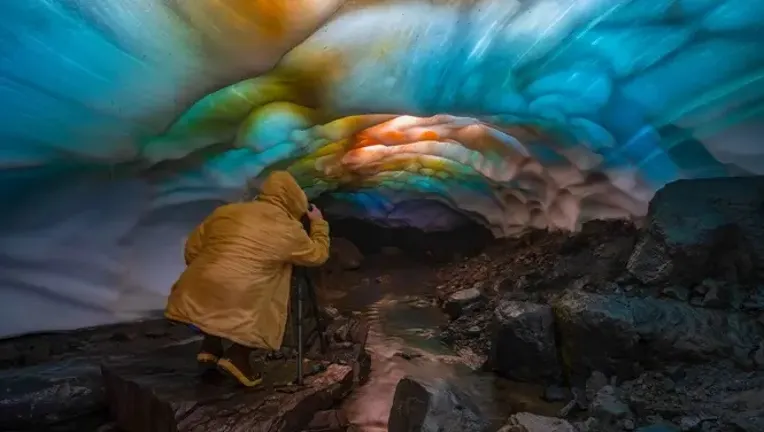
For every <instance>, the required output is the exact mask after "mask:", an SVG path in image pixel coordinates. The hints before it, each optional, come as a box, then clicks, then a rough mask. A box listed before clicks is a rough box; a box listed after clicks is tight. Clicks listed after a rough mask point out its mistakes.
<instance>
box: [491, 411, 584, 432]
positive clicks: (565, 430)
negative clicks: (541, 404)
mask: <svg viewBox="0 0 764 432" xmlns="http://www.w3.org/2000/svg"><path fill="white" fill-rule="evenodd" d="M499 432H576V429H575V428H574V427H573V425H572V424H570V423H569V422H568V421H567V420H563V419H559V418H555V417H544V416H540V415H536V414H531V413H527V412H523V413H518V414H515V415H513V416H511V417H510V418H509V421H507V424H506V425H505V426H504V427H503V428H501V429H499Z"/></svg>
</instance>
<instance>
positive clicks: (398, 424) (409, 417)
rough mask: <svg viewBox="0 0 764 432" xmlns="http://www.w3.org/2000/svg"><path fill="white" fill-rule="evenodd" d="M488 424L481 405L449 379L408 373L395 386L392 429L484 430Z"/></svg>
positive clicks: (393, 431)
mask: <svg viewBox="0 0 764 432" xmlns="http://www.w3.org/2000/svg"><path fill="white" fill-rule="evenodd" d="M488 426H489V422H488V420H487V419H486V418H485V417H484V416H483V414H482V413H481V411H480V409H479V408H478V407H477V406H475V405H474V404H473V403H472V401H471V400H470V399H469V397H468V396H467V395H466V394H465V393H463V392H462V391H460V390H459V389H458V388H456V386H454V385H453V384H451V383H449V382H448V381H446V380H442V379H440V380H435V381H432V382H425V381H423V380H418V379H415V378H412V377H405V378H403V379H402V380H401V381H400V382H399V383H398V386H397V387H396V388H395V396H394V397H393V406H392V408H391V410H390V417H389V420H388V431H389V432H420V431H421V432H483V431H486V430H487V428H488Z"/></svg>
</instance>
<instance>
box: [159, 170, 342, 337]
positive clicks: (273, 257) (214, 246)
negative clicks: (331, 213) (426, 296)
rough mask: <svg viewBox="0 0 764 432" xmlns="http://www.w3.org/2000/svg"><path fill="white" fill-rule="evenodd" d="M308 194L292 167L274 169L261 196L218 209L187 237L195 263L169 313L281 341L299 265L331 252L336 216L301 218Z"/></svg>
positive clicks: (220, 332) (206, 328)
mask: <svg viewBox="0 0 764 432" xmlns="http://www.w3.org/2000/svg"><path fill="white" fill-rule="evenodd" d="M307 208H308V199H307V197H306V196H305V193H304V192H303V191H302V189H300V186H299V185H298V184H297V182H296V181H295V180H294V178H293V177H292V176H291V175H290V174H289V173H287V172H285V171H277V172H274V173H272V174H271V175H270V176H269V177H268V178H267V179H266V180H265V182H264V183H263V185H262V188H261V191H260V195H259V196H258V197H257V199H256V200H255V201H252V202H247V203H237V204H229V205H225V206H222V207H220V208H218V209H217V210H215V211H214V212H213V213H212V215H210V216H209V217H208V218H207V219H206V220H205V221H204V222H203V223H202V224H201V225H200V226H199V227H197V228H196V230H195V231H194V232H193V233H192V234H191V235H190V236H189V238H188V240H187V241H186V248H185V258H186V264H187V265H188V267H187V268H186V270H185V271H184V272H183V274H182V275H181V276H180V279H179V280H178V281H177V282H176V283H175V285H174V286H173V288H172V293H171V294H170V298H169V300H168V303H167V309H166V311H165V315H166V316H167V318H169V319H171V320H175V321H181V322H184V323H188V324H193V325H194V326H196V327H198V328H199V329H201V330H202V331H203V332H205V333H207V334H210V335H214V336H219V337H222V338H225V339H228V340H230V341H233V342H236V343H238V344H241V345H245V346H247V347H250V348H263V349H269V350H276V349H279V348H280V347H281V343H282V341H283V338H284V330H285V326H286V319H287V309H288V304H289V294H290V283H291V275H292V265H300V266H319V265H321V264H323V263H324V262H325V261H326V260H327V258H328V256H329V224H328V223H327V222H326V221H323V220H321V221H313V222H312V223H311V233H310V236H308V234H307V233H306V232H305V230H304V229H303V226H302V223H301V222H300V218H301V217H302V215H303V214H305V212H306V211H307Z"/></svg>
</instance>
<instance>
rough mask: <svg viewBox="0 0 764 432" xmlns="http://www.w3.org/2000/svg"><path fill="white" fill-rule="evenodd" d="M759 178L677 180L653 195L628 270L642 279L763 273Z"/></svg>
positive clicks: (763, 206) (744, 278)
mask: <svg viewBox="0 0 764 432" xmlns="http://www.w3.org/2000/svg"><path fill="white" fill-rule="evenodd" d="M762 221H764V177H740V178H718V179H702V180H680V181H677V182H674V183H670V184H668V185H666V186H665V187H664V188H663V189H661V190H660V191H658V192H657V193H656V194H655V197H654V198H653V199H652V201H650V207H649V210H648V214H647V219H646V223H645V227H644V230H643V234H642V235H641V237H640V239H639V240H638V242H637V244H636V246H635V248H634V251H633V253H632V256H631V257H630V258H629V262H628V269H629V271H630V272H631V273H632V274H633V275H634V276H636V277H637V278H638V279H639V280H641V281H642V282H643V283H650V284H655V283H661V284H663V283H697V282H699V281H700V280H702V279H704V278H706V277H716V278H721V279H725V280H729V281H733V282H741V283H744V282H748V281H750V280H751V279H753V278H755V277H756V275H757V274H758V275H759V276H761V275H762V274H764V273H762V272H764V222H762Z"/></svg>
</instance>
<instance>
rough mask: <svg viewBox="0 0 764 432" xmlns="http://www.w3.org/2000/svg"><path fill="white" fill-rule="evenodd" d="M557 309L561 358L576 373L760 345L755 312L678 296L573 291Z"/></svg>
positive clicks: (714, 355) (719, 355) (623, 372)
mask: <svg viewBox="0 0 764 432" xmlns="http://www.w3.org/2000/svg"><path fill="white" fill-rule="evenodd" d="M554 313H555V315H556V319H557V321H558V324H559V325H558V328H559V329H560V336H559V337H560V338H561V342H560V346H561V350H562V358H563V361H564V363H565V366H566V368H568V370H569V372H570V375H571V377H573V378H576V377H578V378H576V379H583V378H585V377H588V376H589V373H591V371H593V370H599V371H602V372H604V373H606V374H608V375H618V376H619V377H622V378H624V379H628V378H631V377H634V376H636V374H637V373H638V372H639V369H638V364H639V363H642V364H645V365H647V366H650V365H653V366H660V365H662V364H663V363H665V362H672V361H675V360H680V361H688V360H689V361H713V360H719V359H726V358H728V357H729V353H730V352H732V351H734V349H735V348H736V347H738V348H740V349H743V350H748V352H751V351H753V349H754V348H756V347H757V346H758V344H757V340H758V338H759V335H758V332H759V330H758V328H757V324H756V322H755V321H754V320H753V319H752V318H751V317H749V316H747V315H745V314H743V313H739V312H725V311H717V310H710V309H698V308H693V307H691V306H690V305H687V304H684V303H679V302H674V301H665V300H660V299H654V298H627V297H622V296H612V295H599V294H589V293H580V292H568V293H566V294H565V295H564V296H563V297H562V298H560V299H559V300H558V301H556V302H555V304H554Z"/></svg>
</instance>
